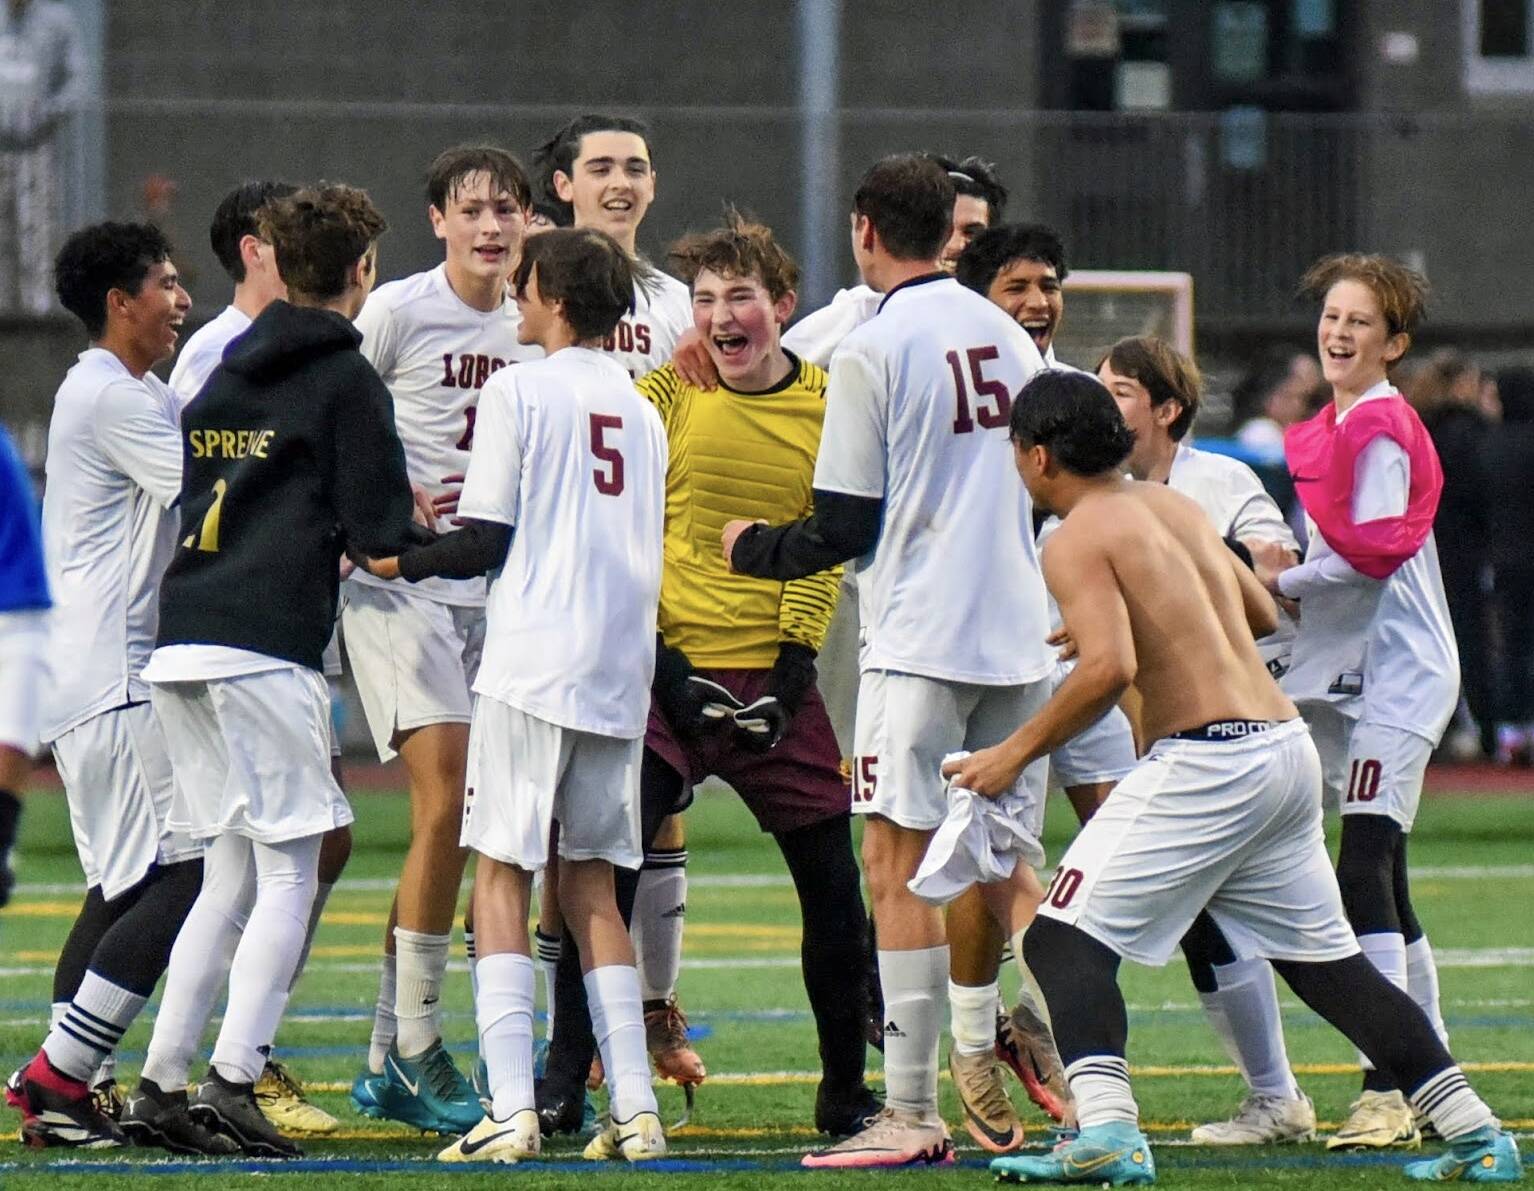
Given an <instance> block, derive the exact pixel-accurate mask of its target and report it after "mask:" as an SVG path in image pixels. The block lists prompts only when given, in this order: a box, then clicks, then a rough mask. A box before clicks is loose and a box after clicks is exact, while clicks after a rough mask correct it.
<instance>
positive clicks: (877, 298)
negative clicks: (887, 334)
mask: <svg viewBox="0 0 1534 1191" xmlns="http://www.w3.org/2000/svg"><path fill="white" fill-rule="evenodd" d="M883 300H884V295H883V294H881V293H878V292H877V291H876V290H872V289H870V288H869V287H868V286H866V285H854V286H853V287H852V288H851V289H839V290H837V291H836V297H834V298H832V299H831V300H830V301H829V302H827V303H826V304H825V305H824V306H822V307H821V308H820V309H819V310H816V311H813V312H812V313H810V314H806V315H805V316H804V317H803V318H801V319H800V320H799V321H798V322H796V323H795V324H794V325H793V326H791V327H789V328H788V330H787V331H785V332H783V346H784V347H785V348H787V349H788V350H789V351H791V352H793V353H794V355H796V356H798V357H799V358H800V359H801V360H808V361H809V362H810V363H811V364H818V365H819V366H820V367H821V368H828V367H830V364H831V357H832V356H833V355H835V354H836V349H837V348H839V347H840V346H841V345H842V340H843V339H845V338H847V336H848V335H850V334H852V332H854V331H856V330H857V329H858V328H859V327H861V326H862V325H863V324H864V323H866V322H867V321H868V320H869V319H871V318H873V316H874V315H875V314H877V313H878V312H879V303H880V302H882V301H883Z"/></svg>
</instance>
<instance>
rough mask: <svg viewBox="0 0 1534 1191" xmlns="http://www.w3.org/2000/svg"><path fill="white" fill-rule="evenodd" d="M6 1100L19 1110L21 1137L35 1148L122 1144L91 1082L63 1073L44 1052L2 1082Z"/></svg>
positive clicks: (119, 1132) (97, 1147)
mask: <svg viewBox="0 0 1534 1191" xmlns="http://www.w3.org/2000/svg"><path fill="white" fill-rule="evenodd" d="M5 1102H6V1103H7V1104H9V1105H10V1106H11V1107H12V1108H14V1109H16V1110H17V1111H18V1112H20V1113H21V1140H22V1141H24V1142H26V1144H27V1145H29V1146H32V1147H34V1148H36V1149H44V1148H47V1147H51V1146H63V1147H68V1148H70V1149H77V1150H107V1149H112V1148H114V1147H116V1146H120V1145H123V1144H125V1142H126V1138H124V1136H123V1132H122V1129H120V1128H119V1127H118V1124H117V1122H116V1121H114V1120H113V1119H112V1118H111V1117H110V1116H108V1115H106V1114H105V1113H103V1112H102V1111H101V1110H100V1108H98V1107H97V1105H96V1100H95V1097H94V1096H93V1095H92V1093H91V1089H90V1087H89V1085H87V1084H86V1083H85V1082H84V1081H83V1080H79V1079H73V1078H71V1077H70V1076H68V1075H65V1074H64V1073H63V1072H62V1071H60V1070H59V1069H58V1068H57V1067H55V1066H54V1065H53V1064H52V1063H51V1062H50V1061H49V1060H48V1056H47V1055H46V1054H45V1053H43V1052H42V1051H38V1052H37V1054H36V1056H34V1057H33V1059H32V1061H31V1062H30V1063H28V1064H27V1065H26V1066H25V1067H23V1068H22V1069H21V1070H19V1071H17V1072H15V1073H14V1074H13V1075H12V1076H11V1077H10V1079H9V1080H7V1081H6V1085H5Z"/></svg>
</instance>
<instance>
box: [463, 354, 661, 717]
mask: <svg viewBox="0 0 1534 1191" xmlns="http://www.w3.org/2000/svg"><path fill="white" fill-rule="evenodd" d="M665 503H666V433H665V430H664V429H663V428H662V426H661V421H660V417H659V415H657V414H656V412H655V409H654V407H653V406H652V405H651V404H650V403H649V402H648V401H647V400H645V399H644V398H643V397H641V396H640V395H639V391H638V390H637V389H635V388H634V385H633V383H632V381H631V380H630V378H629V376H628V374H627V373H626V372H625V371H624V370H623V369H622V368H621V367H619V366H618V364H617V363H616V362H615V361H614V360H613V359H612V358H611V357H610V356H609V355H607V354H606V353H603V352H595V351H590V350H587V349H585V348H578V347H572V348H566V349H564V350H563V351H560V352H556V353H555V354H554V355H553V356H551V357H549V358H548V359H546V360H541V361H537V362H535V363H531V364H525V365H523V366H522V367H520V368H515V369H512V370H510V371H508V372H504V373H501V374H500V375H498V376H496V377H495V378H494V379H493V380H492V381H491V382H490V383H489V384H488V385H486V386H485V390H484V393H483V394H482V396H481V401H480V419H479V427H478V431H477V433H476V435H475V439H474V450H473V452H472V454H471V456H470V459H469V475H468V480H467V481H466V482H465V484H464V488H463V500H462V502H461V503H460V505H459V511H460V512H461V513H462V514H463V516H465V517H473V518H477V519H480V520H484V521H496V522H500V523H501V524H504V525H510V526H513V527H514V529H515V533H514V535H513V537H512V541H511V550H510V552H509V553H508V554H507V556H506V563H505V565H504V566H503V567H502V568H501V570H500V572H499V573H498V574H497V575H496V576H495V578H494V580H493V582H492V583H491V584H490V597H489V601H488V603H487V605H486V609H485V611H486V617H487V623H486V626H485V651H484V657H483V659H482V661H481V662H480V667H479V676H478V677H477V678H476V679H475V681H474V690H475V691H476V692H477V693H478V694H481V695H488V696H490V697H491V698H493V699H499V700H500V701H501V702H503V703H506V704H509V705H510V706H512V707H516V708H518V709H520V710H522V711H525V712H527V713H528V714H530V715H535V716H537V717H538V718H539V719H542V720H547V721H548V722H549V723H552V724H557V725H559V726H560V727H563V728H573V729H576V730H577V731H582V732H593V733H597V734H599V735H603V736H617V737H623V738H627V739H633V738H636V737H639V736H642V735H643V734H644V729H645V722H646V720H647V719H648V717H649V712H650V680H651V678H652V677H653V674H654V670H655V627H656V609H657V607H658V605H659V602H660V575H661V538H662V533H663V530H664V524H665Z"/></svg>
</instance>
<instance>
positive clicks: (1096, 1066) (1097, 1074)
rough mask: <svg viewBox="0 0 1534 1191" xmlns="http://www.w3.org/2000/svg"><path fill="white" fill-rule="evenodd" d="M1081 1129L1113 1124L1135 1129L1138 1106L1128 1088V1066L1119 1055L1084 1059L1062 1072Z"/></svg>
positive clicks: (1138, 1118) (1138, 1114) (1138, 1115)
mask: <svg viewBox="0 0 1534 1191" xmlns="http://www.w3.org/2000/svg"><path fill="white" fill-rule="evenodd" d="M1065 1079H1066V1082H1067V1083H1069V1084H1070V1085H1071V1097H1072V1098H1073V1099H1074V1100H1075V1101H1076V1118H1077V1120H1079V1121H1080V1122H1081V1127H1082V1128H1083V1129H1089V1128H1091V1127H1092V1126H1094V1125H1108V1124H1112V1123H1113V1122H1115V1121H1121V1122H1123V1123H1125V1124H1129V1125H1135V1126H1138V1125H1139V1123H1140V1106H1139V1105H1137V1104H1136V1103H1135V1097H1134V1092H1133V1091H1132V1090H1131V1089H1130V1086H1129V1064H1128V1062H1126V1061H1125V1060H1124V1059H1122V1058H1120V1057H1119V1056H1118V1055H1087V1056H1086V1057H1085V1058H1082V1059H1077V1060H1076V1061H1075V1062H1074V1063H1072V1064H1071V1065H1070V1066H1069V1067H1067V1068H1066V1069H1065Z"/></svg>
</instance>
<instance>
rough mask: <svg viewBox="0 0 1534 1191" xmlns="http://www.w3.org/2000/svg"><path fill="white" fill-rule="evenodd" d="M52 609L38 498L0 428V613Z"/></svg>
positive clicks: (19, 460)
mask: <svg viewBox="0 0 1534 1191" xmlns="http://www.w3.org/2000/svg"><path fill="white" fill-rule="evenodd" d="M52 606H53V600H52V599H50V598H49V596H48V572H47V571H46V569H45V568H44V566H43V539H42V533H41V531H40V529H39V527H38V519H37V497H36V495H35V494H34V493H33V491H32V480H31V477H29V476H28V475H27V469H26V468H25V467H24V466H22V462H21V456H19V455H18V454H17V453H16V448H15V446H13V445H12V443H11V438H10V435H8V434H7V433H6V432H5V428H4V427H0V613H4V612H32V611H37V610H39V609H43V608H51V607H52Z"/></svg>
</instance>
